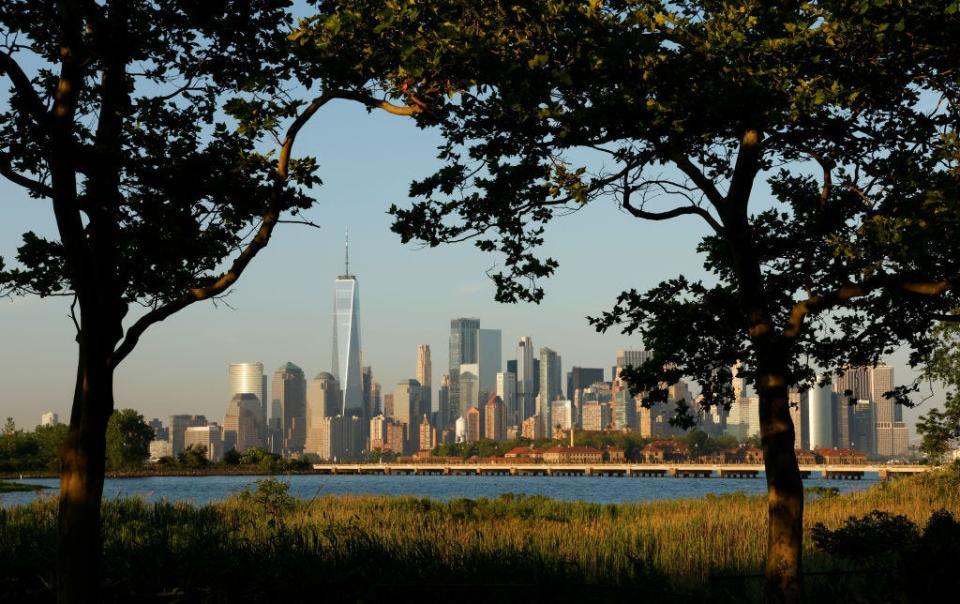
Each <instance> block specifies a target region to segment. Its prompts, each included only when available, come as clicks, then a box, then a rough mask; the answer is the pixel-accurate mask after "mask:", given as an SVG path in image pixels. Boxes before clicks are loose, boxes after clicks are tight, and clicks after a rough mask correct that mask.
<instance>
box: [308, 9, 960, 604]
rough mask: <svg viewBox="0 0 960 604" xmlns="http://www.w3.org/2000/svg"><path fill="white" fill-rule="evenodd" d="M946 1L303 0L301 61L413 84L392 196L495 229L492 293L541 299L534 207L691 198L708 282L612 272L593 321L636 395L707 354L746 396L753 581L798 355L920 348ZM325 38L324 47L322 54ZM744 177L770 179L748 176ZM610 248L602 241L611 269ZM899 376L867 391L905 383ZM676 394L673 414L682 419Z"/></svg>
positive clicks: (417, 218)
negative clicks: (400, 194) (411, 166)
mask: <svg viewBox="0 0 960 604" xmlns="http://www.w3.org/2000/svg"><path fill="white" fill-rule="evenodd" d="M956 9H957V6H956V3H941V2H917V3H899V2H893V1H892V0H891V1H889V2H888V1H885V0H880V1H858V2H810V3H799V2H760V1H749V0H747V1H741V2H732V1H731V2H725V1H719V2H715V1H703V0H699V1H693V0H691V1H684V0H681V1H671V2H661V1H657V0H633V1H631V0H619V1H611V2H598V1H596V0H590V1H587V0H583V1H569V2H542V3H529V2H506V1H502V0H501V1H490V2H466V1H463V0H448V1H445V2H432V3H429V5H424V4H419V3H403V4H401V3H395V2H388V1H377V0H340V1H335V2H324V3H322V4H320V6H319V9H318V14H317V15H316V16H315V17H314V18H313V19H311V20H308V21H306V22H303V23H302V24H301V30H300V31H299V32H298V34H297V40H298V41H299V43H300V45H301V49H302V52H303V53H304V55H305V56H306V57H307V61H306V64H307V65H309V66H312V68H313V69H316V70H320V71H324V70H327V69H328V68H329V65H330V64H331V63H332V62H334V61H341V63H340V64H341V65H342V66H343V67H344V68H343V69H341V70H340V71H337V78H338V81H340V82H341V83H342V85H344V86H347V87H351V88H352V89H354V90H374V89H375V90H386V91H387V94H388V95H389V96H391V97H392V98H394V99H396V100H398V101H399V100H403V101H404V102H413V103H415V104H416V105H417V106H419V107H421V108H422V109H423V110H422V112H420V113H419V114H418V115H417V120H418V123H419V124H420V125H422V126H424V127H429V126H436V127H439V128H440V130H441V131H442V133H443V134H444V136H445V139H446V143H445V144H444V146H443V147H442V148H441V151H440V158H441V159H442V160H444V163H445V165H444V166H443V168H441V169H440V170H439V171H438V172H437V173H436V174H434V175H432V176H429V177H427V178H425V179H423V180H421V181H418V182H415V183H414V184H413V185H412V187H411V194H412V195H413V196H416V197H422V198H423V199H422V200H421V201H417V202H416V203H414V204H413V206H412V207H409V208H400V207H394V208H393V209H392V210H391V211H392V213H393V214H394V215H395V224H394V227H393V228H394V230H395V231H396V232H397V233H399V234H400V236H401V238H402V240H403V241H404V242H407V241H411V240H419V241H421V242H424V243H426V244H428V245H431V246H437V245H441V244H444V243H449V242H457V241H463V240H466V239H474V240H475V244H476V246H477V247H478V248H479V249H480V250H483V251H486V252H495V253H499V254H500V255H501V257H502V258H503V270H501V271H500V272H499V273H497V274H495V275H494V276H493V278H494V280H495V282H496V285H497V299H498V300H500V301H504V302H516V301H521V300H529V301H535V302H539V301H540V300H541V298H542V296H543V290H542V288H541V286H540V284H539V280H540V279H542V278H544V277H547V276H548V275H550V274H552V273H553V272H554V270H555V269H556V267H557V263H556V262H555V261H554V260H552V259H550V258H541V257H539V256H538V255H537V253H536V248H537V246H539V245H540V244H541V243H542V242H543V238H544V232H545V230H544V229H545V225H546V223H547V222H549V220H550V219H551V218H553V217H554V216H556V215H557V214H558V213H561V212H564V213H565V212H567V211H568V210H570V209H576V208H577V207H580V206H582V205H583V204H586V203H616V204H618V206H619V207H620V209H622V211H623V212H624V213H625V214H626V215H627V216H630V217H633V218H636V219H638V220H641V221H663V220H670V219H674V218H678V217H682V216H690V217H696V218H699V219H701V220H702V221H703V225H704V228H705V229H706V233H707V234H706V236H705V237H704V238H703V240H702V243H701V244H700V245H699V247H698V251H699V252H700V253H702V254H703V256H704V259H705V261H704V266H705V269H706V270H707V271H708V272H709V273H710V279H709V281H708V282H704V281H698V280H691V279H688V278H686V277H684V276H679V277H676V278H674V279H669V280H667V281H664V282H662V283H661V284H660V285H659V286H658V287H656V288H654V289H652V290H650V291H647V292H642V293H641V292H637V291H635V290H629V291H626V292H624V293H623V294H622V295H621V296H620V298H619V300H618V301H617V304H616V306H615V307H614V309H613V310H611V311H610V312H607V313H604V314H603V315H602V316H600V317H597V318H594V319H592V322H593V323H594V324H595V325H596V326H597V328H598V329H601V330H605V329H609V328H612V327H614V326H619V327H620V328H621V329H622V330H623V331H624V332H626V333H638V334H640V335H642V336H643V339H644V341H645V343H646V345H647V346H648V347H651V348H652V349H653V350H654V351H655V355H654V358H653V359H652V360H651V361H650V362H649V363H647V364H646V365H644V366H643V367H639V368H635V369H633V370H632V371H630V372H628V373H627V375H626V377H627V379H628V380H629V381H630V383H631V389H632V390H633V391H634V392H635V393H641V392H642V393H644V395H643V402H644V404H645V405H651V404H657V403H662V402H665V401H666V400H667V396H668V394H667V390H666V389H665V388H664V387H663V385H664V384H671V383H675V382H676V381H678V380H679V379H680V378H682V377H689V378H692V379H694V380H696V381H697V382H698V383H699V384H700V386H701V388H702V393H703V396H702V398H701V399H700V403H701V404H702V405H703V406H704V407H710V406H714V405H721V406H729V405H730V403H731V402H732V401H731V398H732V388H731V384H730V377H731V374H730V367H732V366H733V365H734V364H735V363H737V362H740V363H742V370H741V372H740V375H741V376H743V377H745V378H746V379H747V380H748V381H750V382H752V383H753V384H754V386H755V387H756V390H757V392H758V394H759V397H760V427H761V442H762V447H763V452H764V463H765V468H766V480H767V486H768V518H769V522H768V539H767V547H768V555H767V562H766V590H767V596H768V599H769V600H770V601H789V602H795V601H798V600H799V599H801V597H802V586H801V578H802V564H801V561H802V560H801V553H802V539H803V488H802V482H801V478H800V473H799V471H798V467H797V460H796V456H795V453H794V437H795V432H794V426H793V423H792V421H791V417H790V403H789V396H788V393H789V390H790V388H804V387H809V386H810V385H812V384H813V383H815V382H816V381H817V373H816V369H831V368H836V367H843V366H845V365H848V364H872V363H876V362H878V360H879V359H880V358H882V357H883V356H884V355H885V354H888V353H889V352H891V351H892V350H893V348H894V347H895V346H897V345H898V344H900V343H903V342H905V343H907V344H908V345H909V346H910V347H911V348H912V350H913V356H912V357H911V362H913V363H916V362H919V360H920V359H922V358H923V356H924V355H925V354H926V353H927V352H928V351H929V350H930V347H931V339H930V335H929V332H930V327H931V326H932V325H933V324H934V323H935V322H936V321H937V320H938V319H940V318H942V315H943V314H944V313H945V312H946V311H948V310H949V309H950V308H952V307H955V306H956V304H957V294H956V287H957V284H958V283H960V281H958V270H960V265H958V255H957V251H958V250H960V230H958V227H960V224H958V223H960V212H958V210H960V207H958V196H957V192H958V182H957V174H958V172H957V170H958V164H960V157H958V145H957V140H958V139H957V134H956V133H957V130H958V110H957V99H958V95H957V80H956V77H955V73H956V71H955V68H956V57H957V56H960V55H958V53H957V52H956V50H957V48H956V45H957V41H956V39H955V36H954V35H953V34H952V33H951V32H954V33H955V32H956V31H957V30H958V25H960V21H958V15H957V10H956ZM345 58H346V59H347V60H344V59H345ZM764 179H766V180H767V182H768V183H769V187H770V191H771V193H772V195H771V196H769V197H768V196H765V195H762V194H759V195H758V194H757V193H756V192H755V191H756V189H757V188H758V181H761V182H762V181H763V180H764ZM629 268H630V267H629V266H625V267H624V270H628V269H629ZM909 391H910V387H903V388H898V389H897V390H895V391H893V392H891V393H889V394H890V396H893V397H896V398H897V401H898V402H900V403H905V404H909V402H910V401H909V398H908V394H909ZM690 415H691V414H690V410H689V409H688V408H686V407H685V406H683V405H678V414H677V416H676V417H675V418H674V421H675V422H677V423H679V424H681V425H689V424H690V421H691V417H690Z"/></svg>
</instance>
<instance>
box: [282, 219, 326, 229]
mask: <svg viewBox="0 0 960 604" xmlns="http://www.w3.org/2000/svg"><path fill="white" fill-rule="evenodd" d="M277 224H302V225H304V226H308V227H313V228H315V229H319V228H321V227H320V225H319V224H317V223H315V222H313V221H312V220H278V221H277Z"/></svg>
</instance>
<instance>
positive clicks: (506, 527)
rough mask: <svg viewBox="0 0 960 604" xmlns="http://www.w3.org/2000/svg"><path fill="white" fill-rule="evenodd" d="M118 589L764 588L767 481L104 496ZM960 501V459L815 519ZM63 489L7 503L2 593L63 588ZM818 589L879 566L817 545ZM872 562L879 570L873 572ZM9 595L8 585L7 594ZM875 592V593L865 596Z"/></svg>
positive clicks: (833, 587) (513, 593) (287, 594)
mask: <svg viewBox="0 0 960 604" xmlns="http://www.w3.org/2000/svg"><path fill="white" fill-rule="evenodd" d="M103 509H104V512H103V525H104V541H105V542H104V548H105V569H104V575H105V581H106V590H105V591H106V594H107V598H108V599H109V600H111V601H133V600H136V601H164V602H172V601H183V602H187V601H209V602H226V601H230V602H236V601H238V600H239V601H261V600H268V599H269V600H278V599H287V600H288V601H304V600H311V601H312V600H318V599H325V600H327V601H371V600H376V599H380V598H383V597H394V598H397V597H399V598H404V599H406V597H409V596H415V597H425V596H429V594H430V593H433V594H441V595H443V594H449V595H450V597H451V598H456V599H457V601H458V602H477V601H498V602H503V601H516V600H524V601H551V602H556V601H587V602H592V601H609V600H620V599H636V598H642V597H644V596H649V597H654V596H655V597H656V599H657V601H704V600H709V601H740V600H745V599H746V600H749V599H753V598H756V597H758V594H759V580H758V579H757V578H756V577H757V575H759V573H760V572H761V569H762V563H763V555H764V549H765V539H766V537H765V522H766V507H765V500H764V498H763V497H753V496H746V495H742V494H732V495H723V496H708V497H705V498H702V499H686V500H673V501H657V502H646V503H638V504H619V505H601V504H592V503H585V502H563V501H557V500H552V499H548V498H545V497H539V496H517V495H504V496H501V497H499V498H497V499H476V500H470V499H456V500H452V501H449V502H440V501H436V500H431V499H425V498H415V497H382V496H326V497H319V498H316V499H313V500H309V501H301V500H296V499H294V498H292V497H290V496H289V495H288V494H287V492H286V490H285V489H284V488H283V485H282V484H278V482H277V481H273V480H268V481H264V482H263V483H261V484H260V485H259V487H258V488H256V489H254V490H249V491H246V492H241V493H239V494H237V495H234V496H232V497H230V498H229V499H227V500H225V501H222V502H218V503H214V504H210V505H205V506H199V507H198V506H194V505H192V504H189V503H183V502H177V503H172V502H160V503H147V502H145V501H143V500H140V499H119V500H110V501H105V502H104V508H103ZM938 509H946V510H948V511H950V512H951V513H953V514H954V515H955V516H960V470H958V469H957V468H952V469H950V470H946V471H941V472H936V473H931V474H928V475H921V476H915V477H911V478H902V479H898V480H894V481H891V482H886V483H881V484H878V485H876V486H874V487H872V488H870V489H867V490H865V491H860V492H855V493H850V494H846V495H839V496H837V495H832V494H829V493H827V494H823V493H818V494H815V496H814V497H812V498H811V500H810V501H808V504H807V508H806V518H805V521H806V526H807V528H808V530H809V528H810V527H813V526H814V525H815V524H817V523H822V524H824V525H825V526H826V527H837V526H840V525H841V524H843V522H844V521H845V520H846V519H847V518H849V517H850V516H855V515H864V514H867V513H869V512H870V511H872V510H883V511H886V512H889V513H891V514H903V515H904V516H906V517H908V518H909V519H911V520H913V521H914V522H916V523H917V524H918V525H922V524H924V523H925V522H926V520H927V518H929V516H930V515H931V514H932V513H933V512H934V511H935V510H938ZM55 527H56V501H55V500H54V499H52V498H46V499H41V500H38V501H35V502H33V503H32V504H30V505H25V506H15V507H11V508H7V509H0V594H7V595H8V596H10V597H11V600H10V601H17V602H27V601H52V595H51V592H50V590H49V585H51V584H52V562H53V559H54V557H53V553H54V547H55V544H54V537H55ZM805 570H806V571H807V572H810V573H848V572H851V571H852V572H853V574H850V575H846V574H828V575H825V576H824V575H819V574H814V575H813V576H812V577H811V578H810V580H808V582H807V583H808V589H809V590H810V591H811V596H813V597H814V598H817V599H819V600H820V601H824V600H825V599H838V600H839V599H851V600H852V601H856V600H857V597H855V596H856V594H851V593H850V590H857V589H862V587H863V585H864V584H866V583H867V582H868V581H865V580H864V578H863V577H869V571H871V570H874V569H869V568H858V567H856V566H855V565H851V564H850V563H849V562H843V561H840V560H836V559H833V558H831V557H830V556H828V555H827V554H825V553H823V552H820V551H817V550H815V549H814V546H813V544H812V540H810V539H807V542H806V550H805ZM862 571H868V572H867V574H866V575H863V574H861V573H862ZM0 599H3V597H2V596H0ZM861 601H862V598H861Z"/></svg>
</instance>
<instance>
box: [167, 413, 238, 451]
mask: <svg viewBox="0 0 960 604" xmlns="http://www.w3.org/2000/svg"><path fill="white" fill-rule="evenodd" d="M206 425H207V418H206V417H205V416H203V415H171V416H170V421H169V422H168V423H167V435H168V436H169V438H170V451H171V454H172V455H173V456H174V457H176V456H177V455H179V454H180V453H181V452H182V451H183V449H184V448H185V445H184V444H183V437H184V434H185V433H186V431H187V428H191V427H193V426H206ZM226 450H228V451H229V449H226Z"/></svg>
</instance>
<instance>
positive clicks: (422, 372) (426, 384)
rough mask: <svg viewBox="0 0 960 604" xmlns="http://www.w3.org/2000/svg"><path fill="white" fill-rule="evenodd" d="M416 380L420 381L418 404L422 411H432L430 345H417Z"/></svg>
mask: <svg viewBox="0 0 960 604" xmlns="http://www.w3.org/2000/svg"><path fill="white" fill-rule="evenodd" d="M417 381H418V382H420V405H421V408H422V410H423V412H424V413H430V412H432V411H433V362H432V361H431V360H430V345H429V344H420V345H419V346H417Z"/></svg>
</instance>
